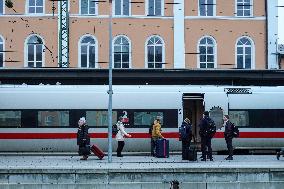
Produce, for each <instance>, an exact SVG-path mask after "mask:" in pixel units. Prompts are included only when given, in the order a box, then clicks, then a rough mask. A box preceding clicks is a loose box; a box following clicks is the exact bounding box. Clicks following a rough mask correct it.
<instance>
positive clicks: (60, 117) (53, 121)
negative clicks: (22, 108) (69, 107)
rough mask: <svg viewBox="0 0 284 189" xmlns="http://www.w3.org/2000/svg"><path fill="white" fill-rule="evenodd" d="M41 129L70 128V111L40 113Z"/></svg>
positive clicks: (39, 123)
mask: <svg viewBox="0 0 284 189" xmlns="http://www.w3.org/2000/svg"><path fill="white" fill-rule="evenodd" d="M37 115H38V116H37V118H38V126H39V127H54V126H55V127H56V126H59V127H60V126H61V127H67V126H69V111H38V114H37Z"/></svg>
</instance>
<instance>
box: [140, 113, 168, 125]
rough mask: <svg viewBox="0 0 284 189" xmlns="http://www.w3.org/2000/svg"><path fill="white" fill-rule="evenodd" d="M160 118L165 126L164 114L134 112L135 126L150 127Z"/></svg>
mask: <svg viewBox="0 0 284 189" xmlns="http://www.w3.org/2000/svg"><path fill="white" fill-rule="evenodd" d="M157 118H159V119H160V120H161V124H162V125H163V118H164V113H163V112H134V126H149V125H151V124H153V122H154V120H155V119H157Z"/></svg>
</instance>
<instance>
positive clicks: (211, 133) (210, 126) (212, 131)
mask: <svg viewBox="0 0 284 189" xmlns="http://www.w3.org/2000/svg"><path fill="white" fill-rule="evenodd" d="M207 122H208V130H207V134H208V135H209V136H210V137H211V138H212V137H213V136H214V135H215V133H216V125H215V123H214V121H213V120H212V119H209V120H207Z"/></svg>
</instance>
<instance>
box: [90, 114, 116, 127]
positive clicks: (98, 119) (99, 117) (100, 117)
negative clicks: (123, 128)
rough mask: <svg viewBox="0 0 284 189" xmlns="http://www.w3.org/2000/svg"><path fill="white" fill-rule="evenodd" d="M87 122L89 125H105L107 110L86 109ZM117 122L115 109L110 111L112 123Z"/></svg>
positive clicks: (106, 123)
mask: <svg viewBox="0 0 284 189" xmlns="http://www.w3.org/2000/svg"><path fill="white" fill-rule="evenodd" d="M86 120H87V124H88V125H89V126H91V127H107V126H108V112H107V111H86ZM116 122H117V111H113V112H112V124H115V123H116Z"/></svg>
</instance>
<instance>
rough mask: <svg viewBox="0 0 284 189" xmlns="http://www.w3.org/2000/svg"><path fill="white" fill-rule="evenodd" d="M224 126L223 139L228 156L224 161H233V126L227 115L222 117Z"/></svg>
mask: <svg viewBox="0 0 284 189" xmlns="http://www.w3.org/2000/svg"><path fill="white" fill-rule="evenodd" d="M223 120H224V126H225V132H224V137H225V140H226V144H227V148H228V152H229V156H228V157H226V158H225V160H233V144H232V143H233V138H234V125H233V124H232V122H231V121H230V119H229V115H224V117H223Z"/></svg>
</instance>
